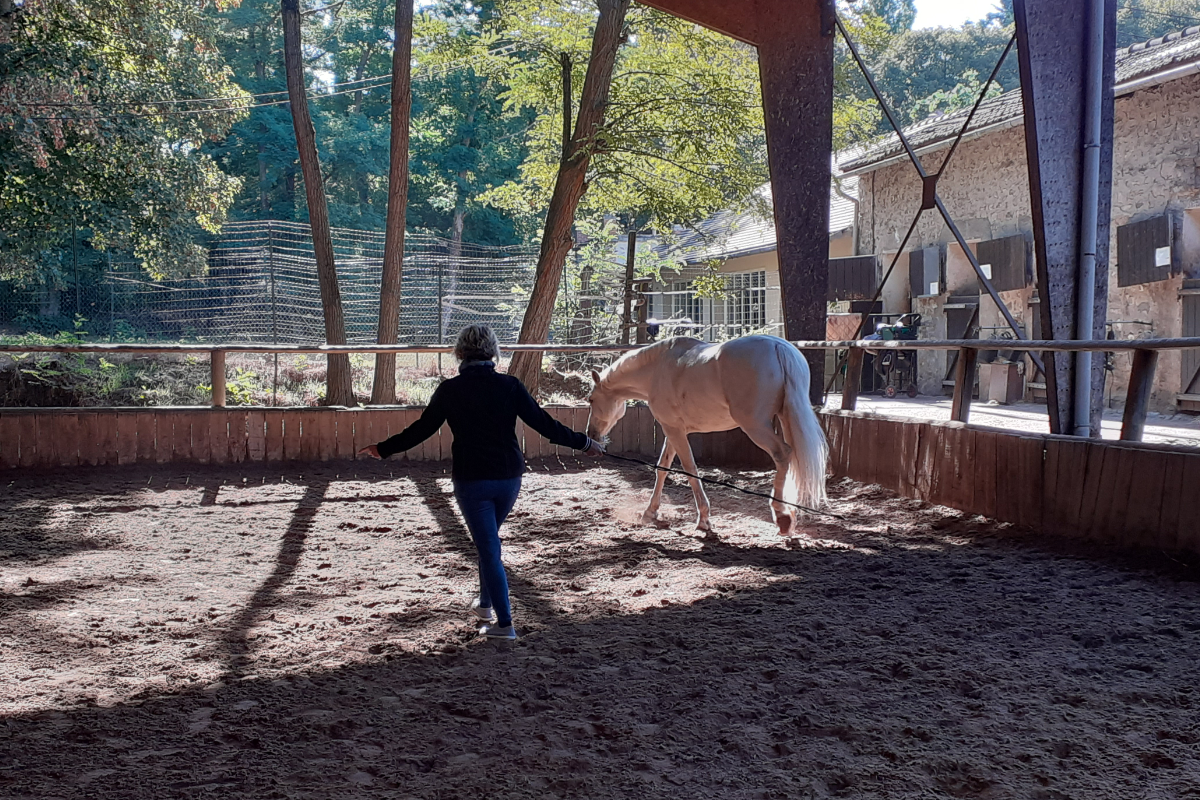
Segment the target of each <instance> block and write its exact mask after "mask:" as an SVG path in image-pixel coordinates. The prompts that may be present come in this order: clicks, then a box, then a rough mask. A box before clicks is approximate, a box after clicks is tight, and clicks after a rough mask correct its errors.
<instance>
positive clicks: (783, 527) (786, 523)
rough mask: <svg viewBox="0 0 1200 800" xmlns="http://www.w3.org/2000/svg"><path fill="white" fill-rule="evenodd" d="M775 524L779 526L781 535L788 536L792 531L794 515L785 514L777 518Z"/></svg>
mask: <svg viewBox="0 0 1200 800" xmlns="http://www.w3.org/2000/svg"><path fill="white" fill-rule="evenodd" d="M775 524H776V525H778V526H779V535H780V536H782V537H783V538H785V539H786V538H788V537H789V536H790V535H791V532H792V515H791V514H784V515H783V516H781V517H780V518H779V519H777V520H775Z"/></svg>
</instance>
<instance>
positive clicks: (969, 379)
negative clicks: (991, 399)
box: [950, 347, 979, 422]
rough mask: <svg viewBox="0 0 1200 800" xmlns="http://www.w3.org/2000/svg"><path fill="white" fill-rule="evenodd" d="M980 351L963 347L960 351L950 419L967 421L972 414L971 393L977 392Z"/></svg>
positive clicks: (955, 368)
mask: <svg viewBox="0 0 1200 800" xmlns="http://www.w3.org/2000/svg"><path fill="white" fill-rule="evenodd" d="M978 357H979V351H978V350H976V349H975V348H973V347H963V348H960V349H959V351H958V362H957V363H956V364H955V367H954V402H953V404H952V405H951V407H950V419H952V420H954V421H955V422H966V421H967V419H968V418H969V417H970V416H971V395H972V394H973V393H974V392H975V360H976V359H977V358H978Z"/></svg>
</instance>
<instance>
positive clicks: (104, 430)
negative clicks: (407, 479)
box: [0, 405, 753, 469]
mask: <svg viewBox="0 0 1200 800" xmlns="http://www.w3.org/2000/svg"><path fill="white" fill-rule="evenodd" d="M422 410H423V409H421V408H369V409H340V408H256V407H252V408H242V407H232V408H219V409H218V408H166V407H157V408H5V409H0V469H16V468H27V469H28V468H33V469H39V468H46V469H48V468H55V467H73V466H85V465H92V466H99V465H109V464H165V463H174V462H182V463H193V464H237V463H241V462H244V461H331V460H337V459H351V458H354V457H355V454H356V453H357V452H358V451H359V450H360V449H361V448H363V447H365V446H366V445H369V444H375V443H376V442H379V441H382V440H383V439H386V438H387V437H389V436H392V435H394V434H396V433H399V432H400V431H402V430H404V428H406V427H407V426H408V425H411V424H412V423H413V422H415V421H416V419H417V418H418V417H419V416H420V415H421V412H422ZM548 411H549V412H550V414H551V415H552V416H553V417H554V418H555V419H557V420H558V421H559V422H562V423H563V424H564V425H566V426H567V427H569V428H573V429H574V430H578V431H582V430H584V429H585V428H586V427H587V419H588V408H587V407H586V406H585V407H572V408H566V407H552V408H549V409H548ZM517 433H518V437H519V441H521V442H522V446H523V447H524V449H525V453H526V455H527V456H528V457H530V458H542V457H555V456H565V455H570V454H571V453H572V452H573V451H571V450H570V449H569V448H565V447H557V446H555V445H552V444H550V442H548V441H546V440H545V439H543V438H542V437H541V435H539V434H537V433H535V432H534V431H532V430H527V429H526V428H525V426H524V425H523V424H522V423H520V422H518V423H517ZM737 433H740V431H738V432H737ZM712 435H714V436H725V435H726V434H712ZM610 438H611V439H612V443H611V445H610V447H611V449H612V451H613V452H614V453H624V454H630V455H639V456H645V457H646V458H647V460H653V459H654V458H655V457H657V456H658V453H659V449H660V448H661V447H662V432H661V430H659V429H658V427H657V425H656V424H655V423H654V418H653V417H652V416H651V415H650V410H649V409H648V408H646V407H645V406H644V405H639V406H633V407H631V408H630V409H629V411H628V412H627V413H626V415H625V417H624V418H623V419H622V420H621V421H620V422H619V423H617V425H616V427H615V428H614V429H613V431H612V433H611V434H610ZM743 438H744V437H743ZM453 439H454V437H453V436H452V435H451V433H450V429H449V428H448V427H446V426H444V425H443V426H442V428H441V430H440V431H438V432H437V433H436V434H435V435H434V436H432V437H431V438H429V439H427V440H426V441H425V442H423V443H422V444H421V445H420V446H418V447H415V448H413V449H412V450H410V451H408V452H407V453H404V454H402V455H399V456H396V457H397V458H400V459H402V460H408V461H442V460H446V459H449V458H450V454H451V444H452V443H453ZM746 443H747V444H749V440H746ZM750 446H751V447H753V444H750Z"/></svg>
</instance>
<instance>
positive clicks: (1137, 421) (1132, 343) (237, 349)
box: [0, 337, 1200, 442]
mask: <svg viewBox="0 0 1200 800" xmlns="http://www.w3.org/2000/svg"><path fill="white" fill-rule="evenodd" d="M792 344H794V345H795V346H796V347H798V348H799V349H801V350H834V351H837V350H845V351H847V358H846V379H845V382H844V388H843V390H842V410H843V411H853V410H854V409H855V407H856V405H857V402H858V395H859V391H860V387H861V386H862V367H863V360H864V359H863V355H864V353H865V351H867V350H950V351H957V353H958V358H957V360H956V362H955V376H954V396H953V401H952V403H951V411H950V418H951V419H952V420H953V421H955V422H967V421H968V420H969V419H970V415H971V400H972V395H973V394H974V385H975V367H976V363H977V361H978V356H979V351H980V350H995V349H996V347H997V342H996V341H995V340H990V339H917V340H911V341H908V340H893V341H875V340H872V341H866V340H851V341H796V342H792ZM1006 346H1009V347H1012V348H1015V349H1020V350H1021V351H1031V352H1078V351H1093V352H1115V351H1118V350H1130V351H1132V352H1133V369H1132V372H1131V375H1130V380H1129V388H1128V391H1127V394H1126V399H1125V411H1124V418H1123V420H1122V425H1121V439H1122V440H1124V441H1134V442H1139V441H1141V440H1142V435H1143V432H1144V430H1145V426H1146V412H1147V409H1148V408H1149V403H1150V393H1151V390H1152V388H1153V386H1154V370H1155V367H1156V366H1157V364H1158V354H1159V352H1161V351H1163V350H1187V349H1200V337H1190V338H1177V339H1133V340H1112V339H1101V340H1094V339H1093V340H1069V341H1068V340H1011V341H1008V340H1006ZM637 348H638V346H637V345H553V344H510V345H503V346H502V349H503V350H504V351H506V352H518V351H522V350H527V351H534V352H545V353H623V352H628V351H629V350H636V349H637ZM453 352H454V348H452V347H448V346H441V345H407V344H394V345H255V344H244V345H201V344H174V345H171V344H46V345H6V346H0V353H17V354H22V353H83V354H102V353H128V354H143V355H146V354H155V353H175V354H185V355H207V356H208V358H209V366H210V371H211V378H212V405H213V407H215V408H223V407H224V406H225V400H226V398H225V379H226V370H225V357H226V355H227V354H228V353H259V354H267V355H270V354H281V355H283V354H287V355H330V354H333V353H346V354H352V353H395V354H410V355H412V354H435V353H442V354H449V353H453ZM1197 377H1200V375H1198V376H1197ZM1194 380H1195V379H1193V382H1194Z"/></svg>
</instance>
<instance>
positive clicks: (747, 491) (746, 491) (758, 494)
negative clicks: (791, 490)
mask: <svg viewBox="0 0 1200 800" xmlns="http://www.w3.org/2000/svg"><path fill="white" fill-rule="evenodd" d="M604 455H606V456H608V457H609V458H615V459H617V460H618V461H629V462H632V463H634V464H641V465H642V466H644V467H650V468H651V469H655V470H658V471H660V472H674V473H676V474H678V475H686V476H687V477H689V478H695V479H696V480H698V481H700V482H701V483H715V484H717V485H719V486H728V487H729V488H730V489H735V490H737V491H739V492H741V493H742V494H752V495H754V496H755V497H765V498H767V499H768V500H771V501H773V502H775V503H783V504H784V505H785V506H793V507H795V508H798V509H800V510H801V511H807V512H808V513H809V514H819V515H820V516H823V517H833V518H834V519H841V520H844V519H846V518H845V517H843V516H842V515H841V514H834V513H832V512H829V511H817V510H816V509H815V508H809V507H808V506H802V505H800V504H799V503H789V502H788V501H787V500H780V499H779V498H778V497H775V496H774V495H770V494H767V493H766V492H756V491H755V490H753V489H747V488H745V487H744V486H738V485H737V484H736V483H730V482H729V481H719V480H717V479H716V478H703V477H701V476H699V475H693V474H692V473H690V472H688V471H687V470H683V469H675V468H673V467H660V466H659V465H658V464H654V463H652V462H650V461H642V460H641V459H640V458H630V457H629V456H619V455H616V454H615V453H608V452H606V453H605V454H604Z"/></svg>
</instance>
